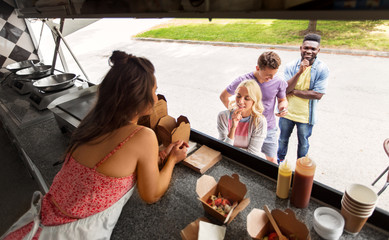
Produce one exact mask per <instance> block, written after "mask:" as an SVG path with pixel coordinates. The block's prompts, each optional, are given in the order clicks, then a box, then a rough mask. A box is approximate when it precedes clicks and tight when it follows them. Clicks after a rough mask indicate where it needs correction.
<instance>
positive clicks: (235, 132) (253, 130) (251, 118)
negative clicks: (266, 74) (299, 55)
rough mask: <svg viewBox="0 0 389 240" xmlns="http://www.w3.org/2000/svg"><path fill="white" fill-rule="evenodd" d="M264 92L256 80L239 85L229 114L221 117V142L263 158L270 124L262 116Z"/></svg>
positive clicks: (219, 125)
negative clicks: (263, 149) (263, 146)
mask: <svg viewBox="0 0 389 240" xmlns="http://www.w3.org/2000/svg"><path fill="white" fill-rule="evenodd" d="M262 112H263V105H262V92H261V89H260V88H259V86H258V83H256V82H255V81H254V80H246V81H243V82H241V83H240V84H239V86H238V87H237V89H236V91H235V101H231V102H230V104H229V110H226V111H222V112H220V113H219V115H218V119H217V129H218V131H219V139H220V140H222V141H224V142H226V143H229V144H231V145H233V146H235V147H239V148H242V149H244V150H246V151H248V152H249V153H252V154H255V155H259V154H260V152H261V147H262V144H263V141H264V140H265V137H266V131H267V122H266V118H265V117H264V116H263V115H262Z"/></svg>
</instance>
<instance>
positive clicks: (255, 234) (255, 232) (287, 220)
mask: <svg viewBox="0 0 389 240" xmlns="http://www.w3.org/2000/svg"><path fill="white" fill-rule="evenodd" d="M271 215H272V216H273V218H274V220H275V221H276V222H277V225H278V227H279V228H280V230H281V232H282V234H283V235H284V236H286V237H288V236H290V235H291V234H294V235H295V236H296V237H297V239H299V240H310V239H311V236H310V234H309V230H308V228H307V226H306V225H305V224H304V223H303V222H300V221H299V220H297V218H296V215H295V213H294V212H293V210H291V209H289V208H288V209H286V210H285V211H282V210H280V209H273V210H272V211H271ZM274 231H275V230H274V228H273V226H272V225H271V223H270V221H269V219H268V217H267V216H266V212H265V211H264V210H262V209H257V208H254V209H253V210H252V211H251V212H250V213H249V214H248V215H247V232H248V233H249V235H250V236H251V238H252V239H256V240H260V239H262V238H263V237H264V236H266V235H267V234H269V233H271V232H274Z"/></svg>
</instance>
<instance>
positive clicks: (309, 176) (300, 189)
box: [290, 157, 316, 208]
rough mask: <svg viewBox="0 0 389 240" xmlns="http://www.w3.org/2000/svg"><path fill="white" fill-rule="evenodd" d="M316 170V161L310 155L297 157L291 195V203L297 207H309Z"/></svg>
mask: <svg viewBox="0 0 389 240" xmlns="http://www.w3.org/2000/svg"><path fill="white" fill-rule="evenodd" d="M315 170H316V163H315V162H314V161H313V160H312V159H310V158H308V157H302V158H299V159H297V161H296V170H295V173H294V178H293V186H292V194H291V196H290V203H291V204H292V205H294V206H295V207H297V208H306V207H308V204H309V199H310V197H311V191H312V185H313V176H314V174H315Z"/></svg>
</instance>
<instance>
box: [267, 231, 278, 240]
mask: <svg viewBox="0 0 389 240" xmlns="http://www.w3.org/2000/svg"><path fill="white" fill-rule="evenodd" d="M269 240H278V235H277V233H275V232H272V233H270V234H269Z"/></svg>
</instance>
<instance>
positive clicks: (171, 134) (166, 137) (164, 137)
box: [157, 115, 190, 146]
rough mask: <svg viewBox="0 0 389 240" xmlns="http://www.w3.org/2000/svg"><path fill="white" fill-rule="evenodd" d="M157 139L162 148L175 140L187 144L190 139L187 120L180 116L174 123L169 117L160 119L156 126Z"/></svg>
mask: <svg viewBox="0 0 389 240" xmlns="http://www.w3.org/2000/svg"><path fill="white" fill-rule="evenodd" d="M157 137H158V140H160V141H161V142H162V144H163V145H164V146H168V145H169V144H170V143H172V142H175V141H177V140H184V141H185V142H186V143H188V142H189V137H190V124H189V120H188V118H187V117H185V116H180V117H179V118H177V121H176V120H175V119H174V118H173V117H171V116H169V115H167V116H164V117H162V118H161V119H160V120H159V122H158V125H157Z"/></svg>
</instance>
